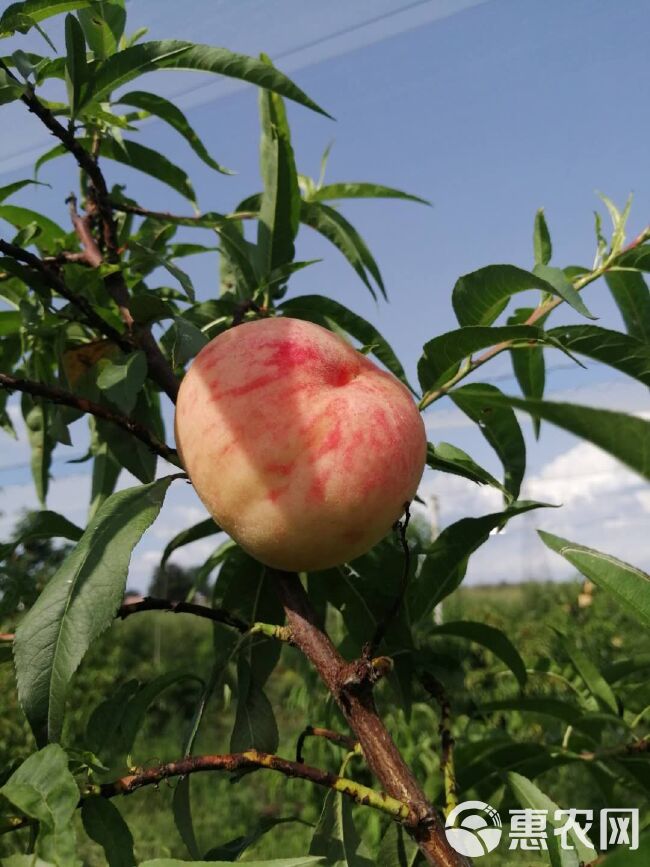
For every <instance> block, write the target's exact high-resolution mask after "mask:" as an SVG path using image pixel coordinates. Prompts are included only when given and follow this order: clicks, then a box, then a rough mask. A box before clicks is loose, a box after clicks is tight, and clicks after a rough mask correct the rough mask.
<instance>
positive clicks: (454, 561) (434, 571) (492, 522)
mask: <svg viewBox="0 0 650 867" xmlns="http://www.w3.org/2000/svg"><path fill="white" fill-rule="evenodd" d="M546 505H547V504H546V503H533V502H527V501H525V500H522V501H521V502H516V503H511V504H510V505H509V506H508V508H507V509H505V510H504V511H503V512H494V513H492V514H490V515H483V517H481V518H462V519H461V520H460V521H456V523H455V524H451V525H450V526H449V527H445V529H444V530H443V531H442V533H440V535H439V536H438V538H437V539H436V540H435V542H434V543H433V544H432V545H431V547H430V548H429V549H428V551H427V552H426V557H425V559H424V562H423V564H422V567H421V570H420V573H419V575H418V578H417V580H416V581H414V582H412V583H411V585H410V588H409V593H408V600H409V611H410V612H411V617H412V618H413V620H420V619H422V617H425V616H426V615H427V614H428V613H429V612H430V611H431V609H432V608H434V607H435V606H436V605H437V604H438V603H439V602H440V601H441V600H442V599H444V598H445V596H448V595H449V594H450V593H451V592H452V591H453V590H455V589H456V587H458V585H459V584H460V583H461V581H462V580H463V577H464V574H465V568H466V566H467V561H468V559H469V557H470V556H471V555H472V554H473V553H474V551H476V549H477V548H479V547H480V546H481V545H482V544H483V543H484V542H487V540H488V538H489V536H490V534H491V533H492V531H493V530H495V529H496V528H497V527H502V526H503V525H504V524H505V523H506V522H507V521H509V520H510V519H511V518H514V517H516V516H517V515H522V514H525V513H526V512H530V511H531V510H532V509H540V508H544V507H545V506H546Z"/></svg>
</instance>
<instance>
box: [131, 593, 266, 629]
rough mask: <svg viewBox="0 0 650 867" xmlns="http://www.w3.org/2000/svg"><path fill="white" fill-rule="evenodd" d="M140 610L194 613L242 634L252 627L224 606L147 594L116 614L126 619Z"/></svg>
mask: <svg viewBox="0 0 650 867" xmlns="http://www.w3.org/2000/svg"><path fill="white" fill-rule="evenodd" d="M140 611H171V612H172V613H174V614H194V615H195V616H196V617H205V618H206V619H207V620H214V621H216V622H217V623H223V624H224V625H225V626H232V628H233V629H236V630H237V631H238V632H241V633H242V635H243V634H245V633H247V632H248V631H249V630H250V628H251V625H250V623H246V621H245V620H241V619H240V618H239V617H236V616H235V615H234V614H230V613H229V612H228V611H226V610H225V609H223V608H209V607H208V606H207V605H196V604H195V603H194V602H176V601H174V600H172V599H157V598H155V597H153V596H145V598H144V599H141V600H140V601H139V602H126V603H125V604H124V605H121V606H120V608H119V609H118V612H117V615H116V616H117V617H119V618H121V619H122V620H125V619H126V618H127V617H130V616H131V615H132V614H138V613H139V612H140Z"/></svg>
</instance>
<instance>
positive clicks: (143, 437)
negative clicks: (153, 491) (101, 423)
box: [0, 373, 180, 467]
mask: <svg viewBox="0 0 650 867" xmlns="http://www.w3.org/2000/svg"><path fill="white" fill-rule="evenodd" d="M0 388H4V389H5V390H6V391H22V392H25V393H26V394H31V395H33V396H34V397H42V398H43V399H44V400H48V401H50V402H51V403H58V404H62V405H63V406H70V407H72V408H73V409H79V410H81V411H82V412H86V413H90V415H94V416H97V417H98V418H101V419H104V420H105V421H109V422H111V423H112V424H115V425H117V426H118V427H121V428H122V430H125V431H127V432H128V433H130V434H131V435H132V436H134V437H136V438H137V439H139V440H140V441H141V442H143V443H144V444H145V445H146V446H147V448H149V449H150V450H151V451H152V452H154V453H155V454H157V455H159V456H160V457H161V458H164V459H165V460H166V461H169V462H170V463H171V464H174V466H176V467H178V466H180V462H179V457H178V452H177V451H176V449H173V448H171V447H170V446H168V445H166V444H165V443H162V442H160V440H158V439H157V438H156V437H155V436H154V435H153V434H152V433H151V431H150V430H149V429H148V428H146V427H145V426H144V425H142V424H140V422H137V421H134V420H133V419H130V418H128V417H127V416H125V415H121V414H120V413H118V412H115V411H114V410H112V409H107V407H105V406H102V405H101V404H98V403H94V402H93V401H91V400H86V398H85V397H77V395H75V394H72V393H71V392H69V391H64V390H63V389H62V388H57V387H56V386H53V385H46V384H45V383H44V382H37V381H36V380H32V379H22V378H21V377H18V376H13V375H11V374H8V373H0Z"/></svg>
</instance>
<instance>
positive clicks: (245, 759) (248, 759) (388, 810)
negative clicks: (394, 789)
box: [0, 750, 418, 834]
mask: <svg viewBox="0 0 650 867" xmlns="http://www.w3.org/2000/svg"><path fill="white" fill-rule="evenodd" d="M255 769H260V770H261V769H267V770H271V771H277V772H278V773H280V774H283V775H284V776H285V777H293V778H295V779H301V780H307V781H308V782H310V783H314V784H315V785H317V786H323V787H324V788H326V789H332V790H334V791H335V792H341V793H342V794H344V795H346V796H347V797H348V798H350V799H351V800H353V801H355V802H356V803H357V804H363V805H364V806H366V807H372V808H373V809H375V810H379V811H381V812H382V813H385V814H386V815H388V816H391V817H392V818H393V819H396V820H397V821H399V822H402V823H403V824H405V825H406V826H408V827H412V826H414V825H416V824H417V821H418V817H417V815H416V814H415V813H414V812H413V811H412V810H411V809H410V808H409V807H408V805H407V804H404V803H402V802H401V801H398V800H397V799H396V798H391V797H390V796H389V795H385V794H384V793H383V792H377V791H375V790H374V789H370V788H369V787H368V786H363V785H361V783H357V782H355V781H354V780H350V779H347V778H346V777H339V776H337V775H336V774H331V773H329V772H328V771H323V770H321V769H320V768H314V767H312V766H311V765H304V764H299V763H298V762H292V761H289V760H288V759H283V758H281V757H280V756H275V755H271V754H270V753H262V752H259V751H258V750H246V752H243V753H230V754H227V755H212V756H188V757H187V758H184V759H180V760H179V761H177V762H167V763H166V764H163V765H158V766H157V767H155V768H146V769H141V770H140V769H139V770H138V771H137V772H136V773H133V774H128V775H127V776H124V777H120V778H119V779H117V780H114V781H113V782H111V783H103V784H102V785H89V786H86V787H85V788H84V789H83V790H82V794H81V799H80V801H79V805H78V806H81V804H82V803H83V802H84V801H86V800H88V799H89V798H94V797H101V798H114V797H115V796H116V795H128V794H130V793H131V792H135V791H136V790H137V789H141V788H143V787H144V786H155V785H157V784H158V783H160V782H162V781H163V780H167V779H169V778H170V777H185V776H187V775H188V774H195V773H200V772H202V771H227V772H233V771H240V770H255ZM31 824H33V820H31V819H28V818H24V817H22V816H12V817H9V818H8V819H4V820H3V824H0V834H4V833H8V832H10V831H16V830H18V829H19V828H24V827H25V826H26V825H31Z"/></svg>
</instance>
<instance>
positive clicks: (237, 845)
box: [205, 816, 319, 863]
mask: <svg viewBox="0 0 650 867" xmlns="http://www.w3.org/2000/svg"><path fill="white" fill-rule="evenodd" d="M289 822H299V823H300V824H301V825H309V824H310V823H309V822H303V821H302V819H299V818H298V817H297V816H280V817H278V818H274V817H270V816H264V817H263V818H261V819H260V820H259V821H258V822H257V824H256V825H255V827H254V828H253V829H252V830H251V831H249V832H248V833H247V834H246V836H245V837H235V838H234V840H229V841H228V842H227V843H223V844H222V845H220V846H215V847H214V848H212V849H210V850H209V851H208V852H206V853H205V857H206V858H209V859H210V860H211V861H215V860H223V859H225V860H226V861H227V862H232V861H240V860H241V856H242V855H243V853H244V852H245V851H246V849H248V848H249V847H250V846H252V845H253V844H254V843H257V841H258V840H260V839H261V838H262V837H263V836H264V835H265V834H267V833H268V832H269V831H272V830H273V828H275V827H277V825H285V824H288V823H289ZM316 860H317V861H318V860H319V859H316ZM247 863H248V862H247Z"/></svg>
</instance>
